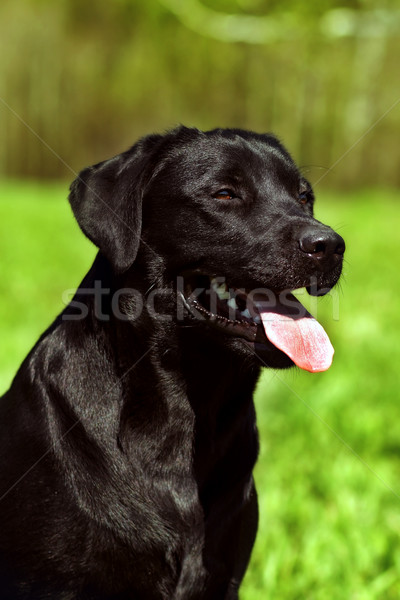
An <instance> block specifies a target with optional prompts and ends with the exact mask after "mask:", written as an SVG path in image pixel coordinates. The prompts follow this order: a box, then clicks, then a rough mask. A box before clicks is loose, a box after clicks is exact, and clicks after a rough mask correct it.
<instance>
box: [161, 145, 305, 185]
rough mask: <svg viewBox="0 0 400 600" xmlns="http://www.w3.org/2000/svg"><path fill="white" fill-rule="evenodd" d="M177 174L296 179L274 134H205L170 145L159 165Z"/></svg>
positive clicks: (206, 176) (296, 175) (211, 176)
mask: <svg viewBox="0 0 400 600" xmlns="http://www.w3.org/2000/svg"><path fill="white" fill-rule="evenodd" d="M161 170H164V171H165V170H166V171H167V172H168V171H169V172H171V171H173V172H175V173H177V174H179V178H190V179H192V178H198V179H199V180H200V179H201V180H204V179H205V178H218V179H224V178H227V177H229V178H235V179H240V180H242V179H246V178H248V177H251V178H252V179H256V180H262V179H264V178H265V177H269V178H273V179H278V180H283V179H286V180H287V179H293V178H294V179H296V180H297V179H298V176H299V172H298V169H297V167H296V165H295V163H294V162H293V160H292V159H291V157H290V155H289V154H288V153H287V151H286V150H285V149H284V148H283V146H282V145H281V144H280V143H279V142H278V140H276V138H274V137H273V136H268V135H265V136H261V135H258V136H257V135H256V134H255V135H254V137H246V138H244V137H241V136H240V135H235V136H232V137H224V136H221V135H209V136H207V135H204V136H203V137H200V138H198V139H193V140H189V141H185V143H183V144H182V143H179V144H178V143H176V144H174V145H173V146H171V147H170V148H169V152H168V153H167V156H166V160H165V161H164V164H163V166H162V168H161Z"/></svg>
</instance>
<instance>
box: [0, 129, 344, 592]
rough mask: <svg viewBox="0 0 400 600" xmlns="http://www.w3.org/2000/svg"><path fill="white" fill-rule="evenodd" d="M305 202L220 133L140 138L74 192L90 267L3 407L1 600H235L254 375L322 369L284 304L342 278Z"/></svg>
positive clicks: (249, 512)
mask: <svg viewBox="0 0 400 600" xmlns="http://www.w3.org/2000/svg"><path fill="white" fill-rule="evenodd" d="M313 201H314V196H313V192H312V189H311V186H310V184H309V183H308V182H307V181H306V179H305V178H304V177H303V176H302V175H301V173H300V172H299V170H298V168H297V167H296V166H295V164H294V162H293V160H292V159H291V157H290V155H289V154H288V152H287V151H286V150H285V148H284V147H283V146H282V145H281V143H280V142H279V141H278V140H277V139H276V138H275V137H274V136H272V135H269V134H268V135H267V134H257V133H252V132H248V131H244V130H237V129H228V130H226V129H216V130H213V131H208V132H202V131H199V130H197V129H191V128H185V127H179V128H177V129H175V130H173V131H171V132H168V133H166V134H165V135H150V136H148V137H145V138H143V139H142V140H140V141H139V142H138V143H136V144H135V145H134V146H133V147H132V148H131V149H129V150H128V151H126V152H123V153H122V154H120V155H118V156H116V157H114V158H112V159H110V160H107V161H104V162H102V163H100V164H97V165H95V166H93V167H90V168H87V169H85V170H83V171H82V172H81V174H80V175H79V177H78V178H77V179H76V180H75V181H74V183H73V184H72V186H71V193H70V203H71V206H72V210H73V212H74V214H75V217H76V219H77V221H78V223H79V225H80V227H81V229H82V231H83V232H84V234H85V235H86V236H87V237H88V238H89V239H90V240H91V241H92V242H94V244H95V245H96V246H98V248H99V252H98V255H97V257H96V259H95V261H94V264H93V266H92V268H91V269H90V271H89V273H88V274H87V276H86V277H85V278H84V280H83V282H82V284H81V286H80V287H79V289H78V290H77V292H76V294H75V296H74V297H73V298H72V299H71V302H70V303H69V305H68V306H67V307H66V308H65V310H64V311H63V313H62V314H61V315H60V316H59V317H58V318H57V319H56V321H55V322H54V323H53V324H52V325H51V327H50V328H49V329H48V330H47V331H46V332H45V333H44V334H43V335H42V337H41V338H40V339H39V341H38V342H37V344H36V345H35V347H34V348H33V350H32V351H31V352H30V354H29V355H28V357H27V358H26V360H25V361H24V363H23V364H22V366H21V368H20V370H19V371H18V374H17V375H16V377H15V379H14V381H13V383H12V386H11V389H10V390H9V391H8V393H6V394H5V396H4V397H3V398H2V400H1V403H0V424H1V436H0V448H1V459H2V468H1V475H0V497H1V504H0V508H1V511H0V520H1V526H0V582H1V583H0V589H1V598H2V599H3V600H28V599H29V600H44V599H51V600H73V599H79V600H106V599H109V600H111V599H113V600H117V599H118V600H128V599H129V600H161V599H165V600H171V599H173V600H183V599H184V600H194V599H210V600H217V599H230V600H233V599H235V598H238V589H239V585H240V582H241V580H242V578H243V575H244V573H245V570H246V567H247V564H248V561H249V557H250V553H251V549H252V546H253V542H254V538H255V535H256V529H257V514H258V512H257V499H256V492H255V488H254V483H253V478H252V469H253V466H254V463H255V461H256V458H257V452H258V439H257V429H256V420H255V413H254V405H253V399H252V395H253V390H254V387H255V384H256V381H257V378H258V376H259V373H260V368H261V367H262V366H268V367H273V368H287V367H290V366H293V365H294V364H297V365H298V366H300V367H301V368H304V369H307V370H309V371H321V370H325V369H327V368H328V367H329V365H330V362H331V360H332V353H333V350H332V346H331V345H330V342H329V339H328V338H327V335H326V333H325V332H324V330H323V329H322V327H321V326H320V325H319V324H318V322H317V321H316V320H315V319H313V318H312V317H311V315H309V313H307V312H306V311H305V309H303V307H302V305H301V304H300V303H299V302H298V301H297V300H296V298H295V297H294V296H293V295H292V294H291V292H292V291H293V290H295V289H296V288H300V287H307V289H308V291H309V292H310V293H311V294H316V295H318V294H323V293H326V292H327V291H328V290H329V289H331V288H332V286H334V285H335V284H336V283H337V281H338V279H339V276H340V273H341V268H342V261H343V252H344V249H345V245H344V241H343V239H342V238H341V237H340V236H339V235H338V234H336V233H335V232H334V231H333V230H332V229H330V228H329V227H327V226H325V225H323V224H321V223H320V222H318V221H317V220H315V219H314V218H313Z"/></svg>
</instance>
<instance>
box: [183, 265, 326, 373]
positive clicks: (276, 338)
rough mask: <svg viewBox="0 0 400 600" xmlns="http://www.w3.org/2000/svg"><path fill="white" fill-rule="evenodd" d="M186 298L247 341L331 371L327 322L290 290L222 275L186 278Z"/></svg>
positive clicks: (199, 314) (205, 318)
mask: <svg viewBox="0 0 400 600" xmlns="http://www.w3.org/2000/svg"><path fill="white" fill-rule="evenodd" d="M183 288H184V289H183V291H181V297H182V299H183V302H184V304H185V306H186V308H187V310H188V311H189V312H190V314H191V316H192V317H194V318H196V319H197V320H199V321H202V322H204V323H205V324H206V325H208V326H210V327H214V328H216V329H219V330H220V331H221V332H224V333H225V334H228V335H231V336H234V337H236V338H241V339H243V341H244V342H245V343H246V344H247V345H251V346H254V347H257V348H258V349H260V348H264V349H267V350H270V349H271V345H272V346H273V347H275V348H276V349H278V350H280V351H281V352H283V353H284V354H285V355H286V356H287V357H288V358H289V359H290V360H291V361H292V362H293V363H294V364H296V365H297V366H298V367H300V368H302V369H305V370H307V371H310V372H318V371H326V370H327V369H328V368H329V367H330V365H331V363H332V359H333V353H334V350H333V347H332V344H331V343H330V340H329V337H328V335H327V334H326V332H325V330H324V329H323V327H322V326H321V325H320V324H319V323H318V321H316V319H314V318H313V317H312V315H311V314H310V313H309V312H308V311H307V310H306V309H305V308H304V306H303V305H302V304H301V303H300V302H299V301H298V300H297V298H295V296H294V295H293V294H292V293H291V291H290V290H284V291H281V292H276V291H272V290H268V289H265V288H258V289H256V290H246V289H238V288H235V287H228V285H227V283H226V282H225V279H224V278H223V277H208V276H207V275H202V274H200V275H199V274H196V275H192V276H189V277H185V278H184V286H183Z"/></svg>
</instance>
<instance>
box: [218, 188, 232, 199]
mask: <svg viewBox="0 0 400 600" xmlns="http://www.w3.org/2000/svg"><path fill="white" fill-rule="evenodd" d="M214 198H216V199H217V200H233V198H236V194H235V192H232V190H228V189H223V190H218V192H217V193H216V194H214Z"/></svg>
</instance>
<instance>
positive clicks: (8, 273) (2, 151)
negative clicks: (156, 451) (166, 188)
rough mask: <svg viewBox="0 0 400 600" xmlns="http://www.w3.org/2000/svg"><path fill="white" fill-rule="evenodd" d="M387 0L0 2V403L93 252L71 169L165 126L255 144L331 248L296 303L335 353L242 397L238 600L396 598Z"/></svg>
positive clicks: (398, 423)
mask: <svg viewBox="0 0 400 600" xmlns="http://www.w3.org/2000/svg"><path fill="white" fill-rule="evenodd" d="M399 34H400V8H399V4H398V1H397V0H396V1H395V0H392V1H390V0H386V1H385V0H384V1H382V2H379V3H378V2H377V1H376V0H375V1H373V0H352V1H351V2H346V1H343V2H339V1H336V0H321V1H318V2H317V1H316V0H311V1H310V2H307V3H305V2H301V1H300V0H288V1H287V2H279V1H278V0H215V1H212V0H202V1H200V0H147V2H143V1H141V2H140V1H139V0H115V1H112V2H111V1H109V0H108V1H106V0H97V2H83V1H80V0H58V2H51V1H50V0H18V2H15V1H11V0H2V3H1V5H0V131H1V136H0V177H1V180H0V265H1V277H0V392H3V391H5V390H6V389H7V387H8V386H9V384H10V381H11V379H12V377H13V375H14V373H15V371H16V369H17V367H18V365H19V363H20V362H21V360H22V359H23V358H24V356H25V355H26V353H27V352H28V350H29V349H30V347H31V346H32V345H33V343H34V342H35V341H36V339H37V337H38V336H39V334H40V333H41V332H42V331H43V330H44V329H45V328H46V326H47V325H49V324H50V322H51V321H52V319H53V318H54V317H55V316H56V314H57V313H58V312H59V311H60V310H61V309H62V300H61V296H62V292H63V291H64V290H65V289H70V288H73V287H74V286H76V285H78V283H79V281H80V279H81V278H82V276H83V275H84V273H85V272H86V271H87V269H88V267H89V265H90V263H91V261H92V259H93V256H94V252H95V250H94V248H93V247H92V246H91V244H90V243H89V242H88V241H86V240H85V239H84V238H83V236H82V234H81V233H80V231H79V228H78V226H77V225H76V223H75V222H74V221H73V218H72V214H71V212H70V209H69V207H68V204H67V200H66V198H67V193H68V185H69V182H70V181H71V180H72V179H73V178H74V176H75V173H76V171H78V170H80V169H81V168H82V167H84V166H86V165H88V164H91V163H95V162H97V161H99V160H101V159H104V158H107V157H109V156H111V155H112V154H114V153H118V152H120V151H121V150H123V149H125V148H126V147H127V146H129V145H131V144H132V143H133V142H134V141H135V140H136V139H137V137H139V136H140V135H142V134H146V133H149V132H152V131H163V130H165V129H167V128H170V127H173V126H175V125H176V124H178V123H184V124H186V125H192V126H196V127H199V128H202V129H206V128H211V127H215V126H225V127H228V126H239V127H244V128H249V129H254V130H257V131H273V132H275V133H276V134H277V135H278V136H279V137H280V138H281V139H282V141H283V142H284V143H285V144H286V145H287V147H288V148H289V149H290V151H291V152H292V154H293V156H294V158H295V160H296V161H297V163H298V164H299V165H301V167H302V169H303V171H304V173H305V174H306V176H308V177H309V179H310V180H311V181H312V183H313V184H314V186H315V191H316V195H317V199H318V202H317V208H316V213H317V217H318V218H319V219H320V220H322V221H326V222H328V223H329V224H330V225H332V226H333V227H335V228H336V229H337V230H338V231H339V232H340V233H341V234H342V235H343V236H344V237H345V239H346V242H347V246H348V250H347V252H346V264H345V273H344V278H343V281H342V283H341V285H340V288H338V290H337V291H334V293H332V294H331V295H329V296H328V297H326V298H323V299H320V300H318V301H317V300H315V299H311V298H306V297H305V296H302V301H303V302H304V303H308V306H309V307H310V308H311V310H312V311H313V312H314V314H316V316H317V317H318V319H319V320H320V321H321V322H322V323H323V324H324V326H325V328H326V329H327V331H328V332H329V334H330V337H331V339H332V342H333V344H334V346H335V348H336V356H335V360H334V364H333V366H332V368H331V369H330V370H329V371H328V372H327V373H322V374H316V375H311V374H308V373H303V372H299V371H291V372H285V373H281V372H274V371H265V372H264V375H263V377H262V379H261V381H260V384H259V388H258V392H257V408H258V421H259V428H260V439H261V455H260V460H259V463H258V465H257V469H256V480H257V485H258V490H259V497H260V512H261V522H260V529H259V534H258V538H257V542H256V546H255V549H254V552H253V555H252V561H251V565H250V568H249V571H248V574H247V575H246V579H245V581H244V584H243V586H242V595H241V598H242V599H243V600H259V599H260V598H263V599H264V598H266V599H269V598H271V599H277V600H281V599H282V600H295V599H304V598H307V599H312V600H325V599H328V600H336V599H338V600H339V599H340V600H341V599H346V600H347V599H354V600H372V599H393V600H394V599H397V598H399V597H400V545H399V541H400V538H399V534H400V410H399V391H398V390H399V365H400V343H399V341H398V338H399V332H400V314H399V294H400V274H399V258H400V236H399V231H400V206H399V186H400V169H399V163H400V144H399V124H400V78H399V66H398V65H399V51H400V39H399Z"/></svg>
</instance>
